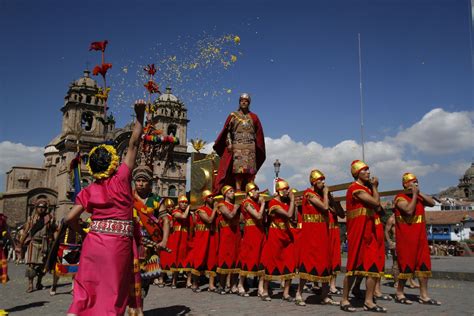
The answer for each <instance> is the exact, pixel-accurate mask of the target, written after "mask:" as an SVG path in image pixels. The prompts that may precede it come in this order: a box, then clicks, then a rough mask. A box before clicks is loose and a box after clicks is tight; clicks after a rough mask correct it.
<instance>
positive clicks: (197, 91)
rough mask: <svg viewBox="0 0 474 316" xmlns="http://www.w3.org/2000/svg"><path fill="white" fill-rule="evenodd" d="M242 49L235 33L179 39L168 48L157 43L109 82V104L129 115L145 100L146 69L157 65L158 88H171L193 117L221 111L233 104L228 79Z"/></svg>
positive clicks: (115, 111) (122, 64)
mask: <svg viewBox="0 0 474 316" xmlns="http://www.w3.org/2000/svg"><path fill="white" fill-rule="evenodd" d="M241 47H242V45H241V38H240V37H239V36H237V35H235V34H225V35H222V36H215V35H209V34H206V33H203V35H202V36H201V37H199V38H192V37H181V36H180V37H178V39H177V41H176V42H171V43H167V44H166V45H165V44H162V43H156V44H154V46H152V47H151V48H150V53H148V56H146V55H147V54H146V53H143V54H142V55H145V56H140V57H139V59H138V60H126V61H123V62H122V63H121V65H120V68H121V70H122V71H120V72H118V73H114V74H113V76H112V78H111V80H110V82H111V86H112V88H113V89H112V90H113V91H114V93H113V94H111V95H110V102H109V105H110V106H111V107H112V108H113V110H114V113H117V114H118V115H120V112H124V113H127V114H128V113H129V107H130V105H131V104H132V102H133V100H135V99H139V98H144V97H145V95H144V90H143V84H144V83H146V82H147V81H148V78H147V75H146V73H144V72H143V68H144V67H146V65H149V64H152V63H154V64H155V66H156V68H157V69H158V72H159V78H158V79H157V84H158V86H160V87H163V88H165V87H171V88H172V89H173V94H175V95H176V96H178V97H179V99H181V100H182V101H183V102H184V103H185V104H186V105H187V107H188V109H190V110H192V111H193V112H194V114H198V115H199V114H200V113H205V112H206V111H209V110H220V109H219V108H217V104H219V105H220V106H222V105H224V104H228V103H230V94H231V93H232V91H233V90H234V89H232V85H233V83H232V82H229V76H230V71H231V70H232V69H233V68H234V67H236V65H238V64H239V60H240V59H241V58H242V56H243V53H242V51H241ZM211 104H214V108H212V105H211ZM121 110H122V111H121ZM203 115H204V114H203ZM124 116H125V115H124Z"/></svg>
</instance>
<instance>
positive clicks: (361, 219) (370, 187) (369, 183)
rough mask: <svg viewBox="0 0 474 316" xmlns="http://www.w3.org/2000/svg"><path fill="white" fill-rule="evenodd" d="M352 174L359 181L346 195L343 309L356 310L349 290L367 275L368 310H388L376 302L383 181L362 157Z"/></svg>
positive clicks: (365, 307) (366, 307)
mask: <svg viewBox="0 0 474 316" xmlns="http://www.w3.org/2000/svg"><path fill="white" fill-rule="evenodd" d="M351 173H352V176H353V177H354V179H355V181H354V182H353V183H352V184H351V185H350V186H349V188H348V189H347V194H346V211H347V240H348V254H347V274H346V277H345V278H344V292H343V296H342V301H341V309H342V310H343V311H347V312H354V311H355V308H354V307H353V306H351V304H350V302H349V291H350V288H351V287H352V284H353V283H354V279H355V277H356V276H364V277H367V282H366V288H367V290H366V293H365V301H364V310H367V311H373V312H382V313H384V312H386V311H387V310H386V309H385V308H383V307H381V306H378V305H377V304H375V302H374V289H375V283H376V281H377V279H378V278H380V276H381V275H382V274H383V272H384V271H383V262H382V260H381V258H380V255H381V253H380V251H379V244H380V241H379V240H378V238H380V237H379V235H380V234H378V233H377V227H376V225H381V223H380V218H379V217H378V216H377V214H376V211H378V210H379V209H380V196H379V192H378V189H377V188H378V184H379V182H378V179H377V178H376V177H373V178H371V177H370V171H369V166H368V165H366V164H365V163H364V162H363V161H360V160H355V161H353V162H352V164H351ZM382 238H383V234H382Z"/></svg>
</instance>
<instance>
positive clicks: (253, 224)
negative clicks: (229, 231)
mask: <svg viewBox="0 0 474 316" xmlns="http://www.w3.org/2000/svg"><path fill="white" fill-rule="evenodd" d="M255 225H256V224H255V222H254V220H253V218H249V219H246V220H245V226H255Z"/></svg>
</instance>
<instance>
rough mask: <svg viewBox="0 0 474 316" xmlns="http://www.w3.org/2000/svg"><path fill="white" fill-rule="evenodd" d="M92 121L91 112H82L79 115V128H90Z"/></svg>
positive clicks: (86, 129)
mask: <svg viewBox="0 0 474 316" xmlns="http://www.w3.org/2000/svg"><path fill="white" fill-rule="evenodd" d="M93 122H94V114H92V112H83V113H82V115H81V128H82V129H83V130H85V131H87V132H88V131H90V130H91V129H92V123H93Z"/></svg>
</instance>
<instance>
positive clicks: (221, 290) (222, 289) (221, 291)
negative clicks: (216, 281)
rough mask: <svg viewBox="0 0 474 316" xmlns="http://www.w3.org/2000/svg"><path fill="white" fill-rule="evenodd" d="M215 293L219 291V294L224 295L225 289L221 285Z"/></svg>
mask: <svg viewBox="0 0 474 316" xmlns="http://www.w3.org/2000/svg"><path fill="white" fill-rule="evenodd" d="M216 293H219V294H220V295H226V294H227V292H226V290H225V289H224V288H222V287H220V288H218V289H217V291H216Z"/></svg>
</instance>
